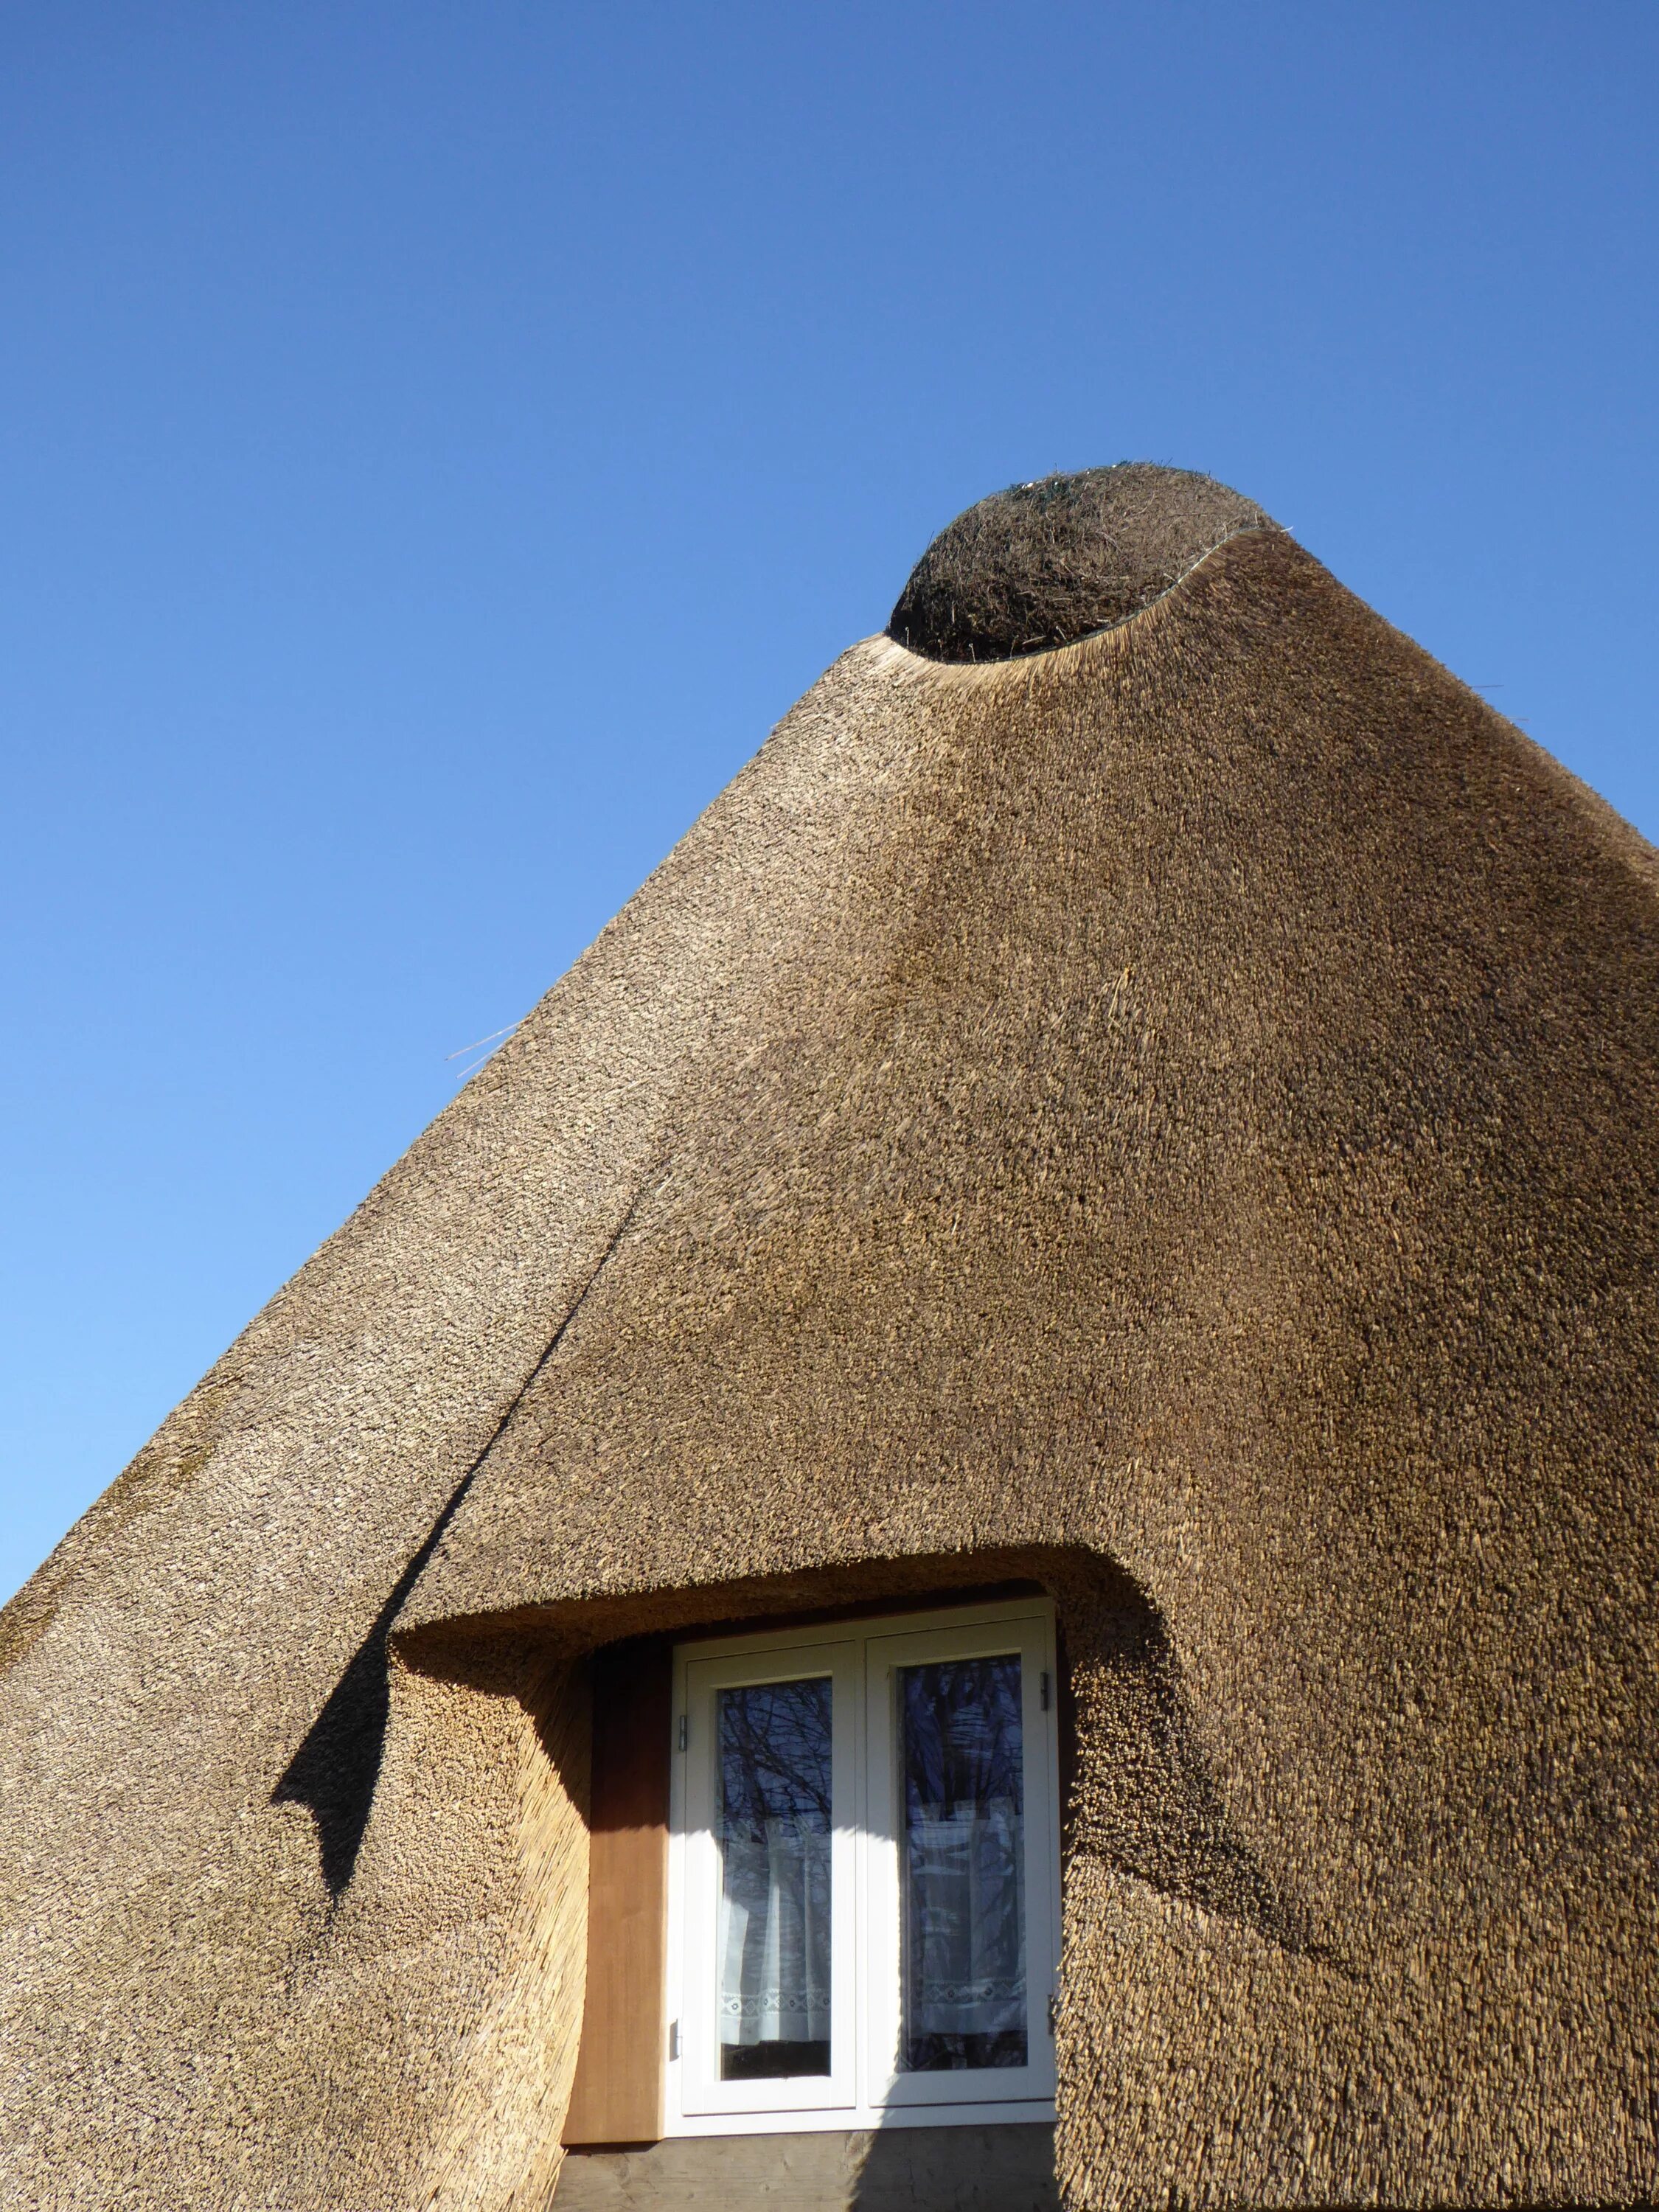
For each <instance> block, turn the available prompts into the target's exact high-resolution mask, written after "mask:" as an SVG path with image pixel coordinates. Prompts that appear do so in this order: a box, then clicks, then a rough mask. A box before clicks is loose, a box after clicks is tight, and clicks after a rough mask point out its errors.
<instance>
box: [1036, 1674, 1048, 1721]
mask: <svg viewBox="0 0 1659 2212" xmlns="http://www.w3.org/2000/svg"><path fill="white" fill-rule="evenodd" d="M1037 1694H1038V1695H1039V1697H1041V1699H1042V1710H1043V1711H1044V1712H1045V1713H1046V1712H1047V1711H1048V1675H1047V1674H1046V1673H1045V1674H1039V1675H1038V1676H1037Z"/></svg>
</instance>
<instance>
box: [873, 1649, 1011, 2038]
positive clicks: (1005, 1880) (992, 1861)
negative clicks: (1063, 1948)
mask: <svg viewBox="0 0 1659 2212" xmlns="http://www.w3.org/2000/svg"><path fill="white" fill-rule="evenodd" d="M898 1682H899V1692H898V1694H899V1725H900V1730H901V1742H902V1752H901V1761H902V1782H903V1792H904V1845H903V1856H904V1883H903V1901H902V1916H903V1927H902V1953H903V2016H904V2031H903V2037H902V2063H903V2065H904V2066H905V2068H906V2069H907V2070H908V2071H910V2072H920V2073H933V2072H938V2071H941V2070H945V2069H957V2068H967V2067H986V2066H1023V2065H1024V2063H1026V2038H1025V1935H1024V1903H1025V1898H1024V1890H1025V1884H1024V1759H1023V1756H1022V1741H1021V1727H1020V1662H1019V1660H1018V1657H1016V1656H1008V1657H1003V1658H994V1659H949V1660H944V1661H940V1662H936V1663H934V1664H933V1665H932V1666H927V1667H905V1668H901V1669H900V1670H899V1677H898Z"/></svg>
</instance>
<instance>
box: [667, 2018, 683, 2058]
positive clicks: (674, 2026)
mask: <svg viewBox="0 0 1659 2212" xmlns="http://www.w3.org/2000/svg"><path fill="white" fill-rule="evenodd" d="M668 2055H669V2057H671V2058H678V2057H679V2055H680V2024H679V2022H678V2021H677V2020H671V2021H669V2023H668Z"/></svg>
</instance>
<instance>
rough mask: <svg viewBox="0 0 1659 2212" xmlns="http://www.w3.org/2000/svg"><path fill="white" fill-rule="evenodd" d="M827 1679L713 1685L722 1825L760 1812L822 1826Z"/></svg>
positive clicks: (825, 1820)
mask: <svg viewBox="0 0 1659 2212" xmlns="http://www.w3.org/2000/svg"><path fill="white" fill-rule="evenodd" d="M829 1792H830V1774H829V1680H828V1679H827V1678H824V1679H821V1680H814V1681H805V1682H763V1683H762V1684H760V1685H759V1686H757V1688H754V1689H750V1690H722V1691H721V1692H720V1811H721V1814H722V1816H723V1818H724V1820H725V1824H726V1832H727V1833H728V1834H730V1833H732V1832H734V1831H735V1830H737V1829H740V1828H741V1829H746V1830H748V1831H749V1832H750V1833H752V1834H756V1835H758V1834H759V1833H760V1832H761V1830H762V1828H763V1826H764V1824H765V1823H766V1822H767V1821H768V1820H782V1819H785V1818H789V1819H794V1820H810V1821H814V1822H816V1824H817V1827H818V1828H819V1830H820V1831H821V1832H823V1834H824V1835H826V1836H827V1835H828V1834H829V1807H830V1794H829Z"/></svg>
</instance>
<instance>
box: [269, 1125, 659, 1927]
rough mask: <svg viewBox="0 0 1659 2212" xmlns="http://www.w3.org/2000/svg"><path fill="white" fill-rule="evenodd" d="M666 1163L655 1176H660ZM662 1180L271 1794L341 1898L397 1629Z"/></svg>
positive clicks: (395, 1589)
mask: <svg viewBox="0 0 1659 2212" xmlns="http://www.w3.org/2000/svg"><path fill="white" fill-rule="evenodd" d="M662 1165H663V1163H661V1162H659V1163H657V1166H656V1169H655V1170H653V1173H658V1172H660V1170H661V1167H662ZM652 1180H653V1176H652V1175H647V1176H642V1177H641V1181H640V1184H639V1188H637V1189H636V1190H635V1193H634V1194H633V1197H632V1198H631V1200H629V1206H628V1211H627V1212H626V1213H624V1214H623V1218H622V1219H621V1221H620V1222H618V1224H617V1227H616V1230H615V1231H614V1232H613V1233H612V1235H611V1238H610V1241H609V1242H608V1243H607V1244H606V1245H605V1249H604V1250H603V1251H602V1252H601V1253H600V1255H599V1259H598V1261H596V1263H595V1264H594V1267H592V1271H591V1273H589V1274H588V1276H587V1278H586V1281H585V1282H584V1283H583V1284H582V1285H581V1287H580V1290H579V1291H577V1292H576V1295H575V1297H574V1298H573V1299H572V1300H571V1302H570V1304H569V1306H568V1308H567V1309H566V1311H565V1314H564V1316H563V1318H562V1320H561V1322H559V1325H558V1327H557V1328H556V1329H555V1330H554V1332H553V1334H552V1335H551V1336H550V1338H549V1340H548V1341H547V1344H546V1346H545V1347H544V1349H543V1351H542V1352H540V1354H539V1355H538V1358H536V1360H535V1361H534V1363H533V1364H532V1366H531V1369H530V1371H529V1372H528V1374H526V1376H525V1378H524V1381H523V1382H522V1383H520V1385H519V1387H518V1389H516V1390H515V1391H514V1392H513V1396H512V1397H511V1399H510V1400H509V1401H507V1405H506V1407H504V1408H503V1410H502V1412H501V1418H500V1419H498V1420H497V1422H496V1423H495V1427H494V1428H493V1429H492V1430H491V1431H490V1433H489V1441H488V1442H487V1443H485V1445H484V1447H483V1450H482V1451H481V1452H480V1453H479V1454H478V1455H477V1458H476V1459H475V1460H474V1461H473V1462H472V1464H471V1467H469V1468H467V1470H466V1472H465V1474H463V1475H462V1477H461V1479H460V1480H459V1482H458V1483H457V1484H456V1486H455V1487H454V1489H453V1491H451V1492H450V1494H449V1496H448V1498H447V1500H446V1501H445V1503H444V1506H443V1509H442V1510H441V1512H440V1513H439V1515H438V1517H437V1519H436V1520H435V1521H434V1522H433V1523H432V1526H431V1528H429V1529H428V1531H427V1533H426V1535H425V1537H424V1539H423V1540H422V1543H421V1545H420V1547H419V1548H418V1549H417V1550H416V1552H414V1553H412V1554H411V1556H410V1559H409V1561H408V1563H407V1565H405V1566H404V1571H403V1572H402V1573H401V1574H400V1575H399V1576H398V1579H397V1581H396V1582H395V1583H393V1584H392V1589H391V1592H390V1594H389V1595H388V1596H387V1598H386V1602H385V1604H384V1605H383V1606H382V1607H380V1611H379V1612H378V1613H376V1614H375V1616H374V1622H373V1624H372V1626H370V1628H369V1631H368V1635H367V1636H365V1637H364V1638H363V1640H362V1643H361V1644H359V1645H358V1646H357V1649H356V1651H355V1652H353V1654H352V1656H351V1657H350V1659H349V1661H348V1662H347V1664H346V1668H345V1672H344V1673H343V1674H342V1675H341V1677H340V1679H339V1680H338V1681H337V1683H336V1684H335V1685H334V1687H333V1689H332V1690H331V1691H330V1692H329V1695H328V1699H327V1702H326V1704H325V1705H324V1706H323V1709H322V1711H320V1712H319V1714H318V1716H317V1717H316V1719H315V1720H314V1721H313V1723H311V1726H310V1727H309V1728H308V1729H307V1731H306V1735H305V1740H304V1741H303V1742H302V1743H301V1746H300V1747H299V1749H298V1750H297V1751H296V1752H295V1754H294V1756H293V1758H292V1759H289V1763H288V1765H287V1766H286V1767H285V1768H284V1769H283V1776H282V1779H281V1780H280V1781H279V1782H278V1783H277V1784H276V1788H275V1789H274V1790H272V1791H271V1793H270V1802H271V1803H272V1804H273V1805H304V1806H307V1807H308V1808H309V1809H310V1812H311V1815H312V1818H313V1820H315V1821H316V1823H317V1850H318V1856H319V1859H320V1861H321V1867H322V1876H323V1880H324V1881H325V1883H326V1884H327V1886H328V1892H329V1895H330V1896H331V1897H332V1898H338V1897H339V1896H340V1895H341V1894H342V1893H343V1891H344V1890H345V1888H346V1887H347V1885H348V1884H349V1881H350V1880H351V1877H352V1875H354V1874H355V1873H356V1870H357V1854H358V1853H359V1851H361V1850H362V1845H363V1837H364V1834H365V1832H367V1830H368V1815H369V1812H370V1809H371V1808H372V1807H373V1805H374V1786H375V1784H376V1783H377V1782H378V1781H379V1780H380V1760H381V1758H382V1756H383V1755H384V1753H385V1750H386V1721H387V1719H388V1717H390V1714H391V1711H392V1680H391V1676H390V1674H389V1672H388V1668H387V1659H388V1651H387V1647H388V1645H389V1644H390V1642H391V1638H392V1624H393V1622H394V1621H395V1620H397V1618H398V1613H400V1612H401V1611H402V1610H403V1607H404V1601H405V1600H406V1599H407V1597H408V1596H409V1594H410V1591H411V1590H412V1589H414V1587H415V1585H416V1583H417V1582H418V1581H419V1580H420V1578H421V1576H422V1573H423V1572H424V1571H425V1569H426V1565H427V1562H428V1560H429V1559H431V1557H432V1554H433V1553H435V1551H436V1550H437V1548H438V1546H439V1544H440V1543H441V1541H442V1539H443V1534H444V1531H445V1529H446V1528H448V1526H449V1524H450V1522H452V1521H453V1519H454V1517H455V1515H456V1513H457V1512H458V1511H459V1508H460V1504H461V1500H462V1499H463V1498H465V1496H466V1493H467V1492H468V1491H469V1490H470V1489H471V1486H472V1478H473V1477H474V1475H476V1474H477V1472H478V1469H479V1468H481V1467H482V1466H483V1463H484V1462H485V1460H486V1459H488V1457H489V1452H490V1448H491V1446H492V1445H493V1444H494V1443H495V1439H496V1437H499V1436H500V1435H501V1431H502V1430H503V1429H504V1428H505V1427H506V1426H507V1423H508V1422H509V1421H510V1420H511V1419H512V1418H513V1414H514V1413H517V1411H518V1409H519V1407H520V1405H521V1404H522V1403H523V1402H524V1398H525V1394H526V1392H527V1391H528V1390H529V1389H530V1387H531V1385H532V1383H534V1382H535V1380H536V1378H537V1376H538V1375H540V1373H541V1372H542V1370H543V1369H544V1367H545V1366H546V1365H547V1364H548V1362H549V1360H550V1359H551V1358H553V1356H554V1354H555V1353H556V1352H557V1351H558V1348H559V1346H560V1345H561V1344H562V1342H563V1341H564V1336H565V1332H566V1331H567V1330H568V1328H569V1327H570V1324H571V1323H572V1322H574V1320H575V1318H576V1316H577V1315H578V1314H579V1313H580V1310H581V1308H582V1304H583V1302H584V1300H585V1299H586V1297H587V1294H588V1292H589V1291H591V1290H592V1287H593V1285H594V1284H595V1283H597V1282H598V1281H599V1277H600V1275H601V1274H602V1273H604V1272H605V1267H606V1266H607V1264H608V1263H609V1261H610V1260H611V1256H612V1255H613V1254H614V1253H615V1252H616V1250H617V1246H618V1245H619V1244H620V1243H622V1241H623V1237H626V1236H627V1234H628V1232H629V1229H630V1228H632V1226H633V1225H634V1219H635V1215H636V1213H637V1212H638V1211H639V1206H640V1200H641V1197H642V1196H643V1194H644V1193H645V1190H646V1188H647V1185H648V1184H649V1183H650V1182H652Z"/></svg>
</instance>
